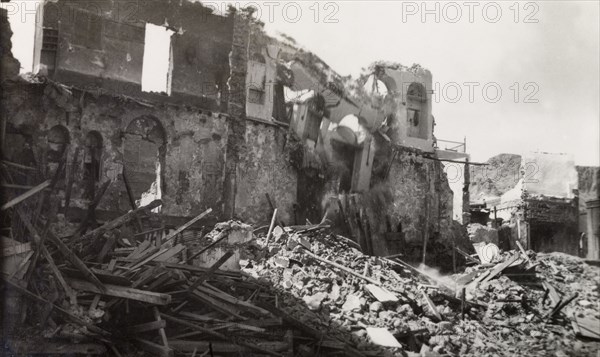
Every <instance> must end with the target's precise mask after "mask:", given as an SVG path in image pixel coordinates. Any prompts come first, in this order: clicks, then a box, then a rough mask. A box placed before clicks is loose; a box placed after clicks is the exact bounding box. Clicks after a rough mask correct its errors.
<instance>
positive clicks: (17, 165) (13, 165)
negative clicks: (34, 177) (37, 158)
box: [2, 160, 37, 172]
mask: <svg viewBox="0 0 600 357" xmlns="http://www.w3.org/2000/svg"><path fill="white" fill-rule="evenodd" d="M2 163H3V164H4V165H6V166H11V167H14V168H17V169H22V170H26V171H33V172H36V171H37V169H36V168H35V167H30V166H25V165H21V164H17V163H16V162H11V161H8V160H2Z"/></svg>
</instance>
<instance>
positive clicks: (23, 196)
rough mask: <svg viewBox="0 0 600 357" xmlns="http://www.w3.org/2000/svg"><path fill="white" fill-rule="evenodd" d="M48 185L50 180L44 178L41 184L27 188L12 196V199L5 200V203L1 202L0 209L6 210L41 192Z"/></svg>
mask: <svg viewBox="0 0 600 357" xmlns="http://www.w3.org/2000/svg"><path fill="white" fill-rule="evenodd" d="M49 186H50V180H46V181H44V182H42V183H41V184H39V185H37V186H35V187H34V188H32V189H31V190H29V191H27V192H25V193H23V194H21V195H19V196H17V197H15V198H13V199H12V200H10V201H8V202H6V203H5V204H3V205H2V207H0V211H4V210H7V209H9V208H11V207H13V206H15V205H17V204H19V203H21V202H23V201H25V200H26V199H28V198H30V197H33V196H35V195H36V194H38V193H40V192H42V191H43V190H44V189H45V188H47V187H49Z"/></svg>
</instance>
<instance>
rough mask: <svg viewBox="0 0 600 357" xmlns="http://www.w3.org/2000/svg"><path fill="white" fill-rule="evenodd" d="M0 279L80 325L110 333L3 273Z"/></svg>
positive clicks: (101, 332)
mask: <svg viewBox="0 0 600 357" xmlns="http://www.w3.org/2000/svg"><path fill="white" fill-rule="evenodd" d="M0 279H2V280H3V281H4V282H5V283H6V284H8V285H10V286H11V287H12V288H13V289H15V290H16V292H18V293H19V294H21V295H23V296H25V297H27V298H29V299H32V300H36V301H38V302H40V303H42V304H44V305H48V306H52V308H53V309H54V311H57V312H60V313H61V314H62V315H64V316H65V317H67V318H69V319H70V320H71V321H73V322H75V323H77V324H79V325H81V326H85V327H86V328H87V329H88V330H89V331H91V332H94V333H97V334H101V335H105V336H110V335H111V334H110V332H108V331H106V330H103V329H101V328H100V327H97V326H95V325H93V324H90V323H88V322H85V321H84V320H82V319H81V318H79V317H77V316H76V315H73V314H72V313H70V312H68V311H67V310H65V309H63V308H61V307H60V306H58V305H55V304H53V303H51V302H50V301H48V300H46V299H44V298H42V297H39V296H37V295H36V294H34V293H32V292H31V291H29V290H27V289H25V288H23V287H21V286H20V285H19V284H18V283H16V282H14V281H12V280H11V279H7V278H5V277H4V276H3V275H0ZM92 286H93V285H92Z"/></svg>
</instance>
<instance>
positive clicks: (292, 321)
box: [257, 302, 364, 357]
mask: <svg viewBox="0 0 600 357" xmlns="http://www.w3.org/2000/svg"><path fill="white" fill-rule="evenodd" d="M257 305H258V307H260V308H263V309H265V310H267V311H269V312H270V313H271V314H273V315H275V316H276V317H279V318H281V319H283V321H284V322H285V323H286V324H289V325H290V326H292V327H294V328H296V329H298V330H300V331H302V332H304V333H305V334H307V335H308V336H310V337H311V338H313V339H315V340H318V341H328V340H331V339H330V338H329V337H328V336H327V335H326V334H325V333H322V332H320V331H319V330H316V329H314V328H312V327H310V326H308V325H306V324H305V323H304V322H302V321H300V320H298V319H296V318H295V317H293V316H291V315H289V314H288V313H286V312H285V311H283V310H281V309H279V308H277V307H275V306H273V305H271V304H267V303H265V302H259V303H258V304H257ZM336 342H337V341H336ZM344 351H345V352H346V354H345V355H346V356H353V357H362V356H364V354H363V353H362V352H360V351H358V350H356V349H354V348H352V347H350V346H348V345H347V344H346V348H345V349H344Z"/></svg>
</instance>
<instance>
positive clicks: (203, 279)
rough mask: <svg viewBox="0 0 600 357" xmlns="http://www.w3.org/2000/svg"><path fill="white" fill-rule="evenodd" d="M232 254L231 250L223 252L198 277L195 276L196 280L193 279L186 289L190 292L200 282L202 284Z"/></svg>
mask: <svg viewBox="0 0 600 357" xmlns="http://www.w3.org/2000/svg"><path fill="white" fill-rule="evenodd" d="M232 256H233V251H231V250H230V251H228V252H227V253H225V254H224V255H223V256H222V257H221V258H219V260H217V261H216V262H215V263H214V264H213V265H211V267H210V269H208V270H207V271H206V273H204V274H202V275H200V276H199V277H198V278H196V280H195V281H194V283H193V284H192V285H191V286H190V288H189V289H188V292H192V291H193V290H194V289H196V288H197V287H198V286H200V284H202V283H203V282H204V281H206V280H207V279H208V278H210V277H211V275H212V274H213V273H214V272H215V271H216V270H217V269H219V268H220V267H221V265H223V264H225V262H226V261H227V260H229V258H231V257H232Z"/></svg>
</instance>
